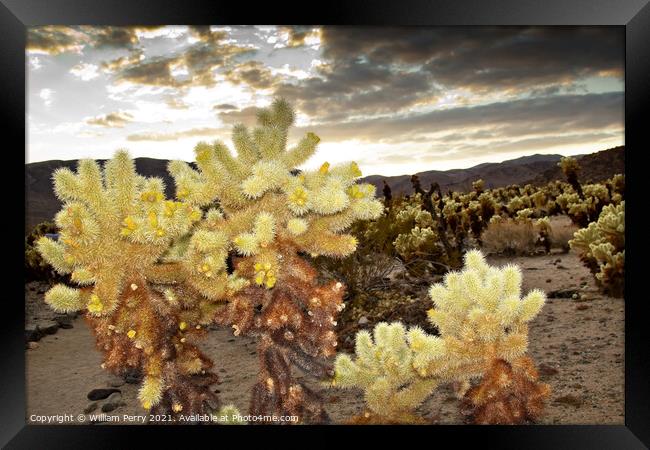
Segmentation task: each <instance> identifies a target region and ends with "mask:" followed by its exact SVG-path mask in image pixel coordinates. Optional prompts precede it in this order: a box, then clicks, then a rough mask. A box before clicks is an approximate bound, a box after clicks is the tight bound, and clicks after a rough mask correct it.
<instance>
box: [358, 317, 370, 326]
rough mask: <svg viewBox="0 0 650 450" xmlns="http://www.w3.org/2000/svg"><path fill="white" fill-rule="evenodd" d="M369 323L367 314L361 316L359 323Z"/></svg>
mask: <svg viewBox="0 0 650 450" xmlns="http://www.w3.org/2000/svg"><path fill="white" fill-rule="evenodd" d="M367 323H368V318H367V317H366V316H361V318H360V319H359V325H365V324H367Z"/></svg>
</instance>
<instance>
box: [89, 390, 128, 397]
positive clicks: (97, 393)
mask: <svg viewBox="0 0 650 450" xmlns="http://www.w3.org/2000/svg"><path fill="white" fill-rule="evenodd" d="M113 392H121V391H120V390H119V389H93V390H92V391H90V392H89V393H88V400H103V399H105V398H107V397H108V396H109V395H111V394H112V393H113Z"/></svg>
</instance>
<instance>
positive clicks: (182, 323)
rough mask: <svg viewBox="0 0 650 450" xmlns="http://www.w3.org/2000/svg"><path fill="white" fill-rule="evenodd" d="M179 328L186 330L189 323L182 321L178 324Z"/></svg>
mask: <svg viewBox="0 0 650 450" xmlns="http://www.w3.org/2000/svg"><path fill="white" fill-rule="evenodd" d="M178 328H179V329H180V330H181V331H183V330H186V329H187V323H185V322H181V323H179V324H178Z"/></svg>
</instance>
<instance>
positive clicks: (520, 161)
mask: <svg viewBox="0 0 650 450" xmlns="http://www.w3.org/2000/svg"><path fill="white" fill-rule="evenodd" d="M624 150H625V147H624V146H621V147H614V148H610V149H607V150H601V151H599V152H595V153H589V154H584V155H576V156H575V157H576V158H577V159H578V160H579V161H580V166H581V168H582V170H581V173H580V181H581V182H588V181H602V180H604V179H607V178H609V177H611V176H612V175H614V174H616V173H624V172H625V158H624ZM560 158H561V155H543V154H535V155H530V156H523V157H519V158H515V159H511V160H506V161H502V162H500V163H482V164H478V165H476V166H473V167H470V168H467V169H451V170H446V171H436V170H429V171H422V172H418V173H417V174H416V175H418V176H419V177H420V183H421V185H422V187H423V188H425V189H426V188H428V186H429V185H430V184H431V183H432V182H434V181H435V182H437V183H438V184H439V185H440V188H441V189H442V190H443V192H444V191H448V190H450V189H451V190H456V191H467V190H469V189H471V186H472V182H473V181H475V180H477V179H479V178H481V179H483V180H484V181H485V186H486V188H495V187H501V186H507V185H510V184H528V183H531V184H536V185H541V184H545V183H548V182H549V181H552V180H556V179H564V175H563V174H562V171H561V170H560V168H559V167H558V166H557V162H558V161H559V160H560ZM98 161H99V162H104V161H105V160H98ZM167 163H168V160H164V159H155V158H135V166H136V170H137V172H138V173H139V174H140V175H143V176H157V177H160V178H162V179H163V181H164V182H165V195H166V196H167V197H168V198H170V197H172V196H173V195H174V184H173V179H172V178H171V176H170V175H169V173H168V172H167ZM190 164H192V163H190ZM192 165H193V164H192ZM76 166H77V160H49V161H40V162H34V163H28V164H25V198H26V204H25V229H26V232H27V231H28V230H30V229H31V228H33V227H34V226H35V225H37V224H38V223H40V222H43V221H45V220H52V219H53V217H54V215H55V214H56V213H57V212H58V211H59V210H60V209H61V202H60V201H59V200H58V199H57V198H56V196H55V195H54V191H53V188H52V173H53V172H54V171H55V170H56V169H57V168H59V167H68V168H69V169H72V170H74V169H75V168H76ZM383 180H387V182H388V184H389V185H390V187H391V190H392V193H393V195H399V194H410V193H411V192H412V191H413V188H412V186H411V175H398V176H383V175H369V176H366V177H364V178H362V179H361V181H362V182H366V183H371V184H373V185H375V186H376V187H377V195H378V196H381V193H382V189H383Z"/></svg>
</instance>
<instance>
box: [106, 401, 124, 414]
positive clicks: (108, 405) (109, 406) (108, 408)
mask: <svg viewBox="0 0 650 450" xmlns="http://www.w3.org/2000/svg"><path fill="white" fill-rule="evenodd" d="M119 406H120V404H119V403H104V404H103V405H102V412H105V413H107V412H111V411H114V410H116V409H117V408H119Z"/></svg>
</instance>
